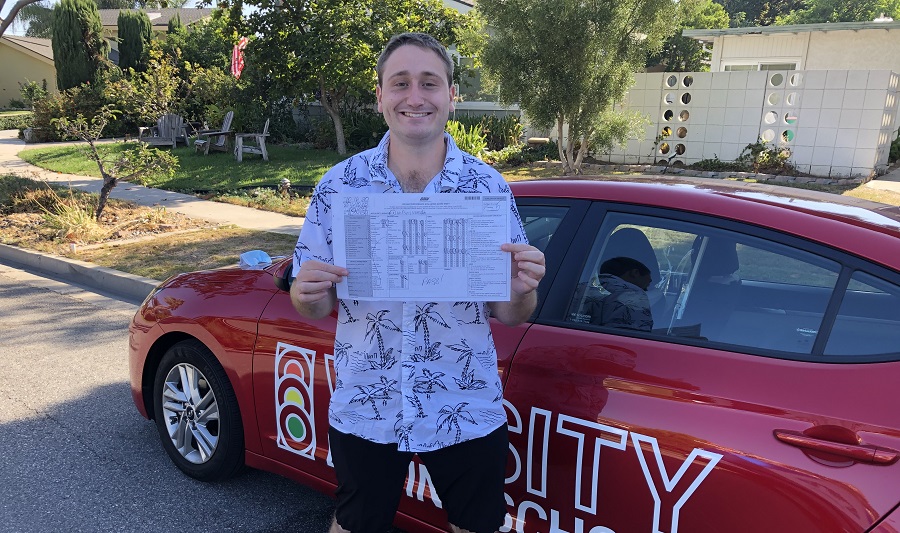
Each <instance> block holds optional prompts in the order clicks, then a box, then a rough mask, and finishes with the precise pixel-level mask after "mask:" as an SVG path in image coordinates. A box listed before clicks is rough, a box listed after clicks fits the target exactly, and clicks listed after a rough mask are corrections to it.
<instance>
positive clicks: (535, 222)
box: [518, 205, 569, 252]
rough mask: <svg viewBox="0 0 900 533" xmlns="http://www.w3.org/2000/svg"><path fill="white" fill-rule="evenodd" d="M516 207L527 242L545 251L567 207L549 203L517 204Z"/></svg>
mask: <svg viewBox="0 0 900 533" xmlns="http://www.w3.org/2000/svg"><path fill="white" fill-rule="evenodd" d="M518 209H519V217H521V219H522V226H523V227H524V228H525V235H526V236H527V237H528V243H529V244H531V245H532V246H534V247H535V248H537V249H539V250H540V251H542V252H546V251H547V245H548V244H550V239H552V238H553V235H554V234H555V233H556V230H557V228H559V224H560V222H562V219H563V217H565V216H566V213H567V212H568V210H569V208H568V207H561V206H549V205H519V206H518Z"/></svg>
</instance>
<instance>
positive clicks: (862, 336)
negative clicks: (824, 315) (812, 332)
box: [825, 271, 900, 355]
mask: <svg viewBox="0 0 900 533" xmlns="http://www.w3.org/2000/svg"><path fill="white" fill-rule="evenodd" d="M898 351H900V287H898V286H897V285H895V284H893V283H889V282H887V281H884V280H882V279H880V278H877V277H875V276H872V275H870V274H867V273H865V272H859V271H857V272H855V273H854V274H853V276H852V277H851V278H850V284H849V286H848V287H847V291H846V292H845V293H844V296H843V299H842V300H841V306H840V308H839V310H838V313H837V317H836V318H835V321H834V325H833V326H832V328H831V334H830V335H829V337H828V342H827V343H826V344H825V355H879V354H888V353H897V352H898Z"/></svg>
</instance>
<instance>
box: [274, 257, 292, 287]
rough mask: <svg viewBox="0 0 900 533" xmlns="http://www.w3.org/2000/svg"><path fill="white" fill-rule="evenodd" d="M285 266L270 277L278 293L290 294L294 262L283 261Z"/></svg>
mask: <svg viewBox="0 0 900 533" xmlns="http://www.w3.org/2000/svg"><path fill="white" fill-rule="evenodd" d="M285 263H286V265H285V267H284V268H283V269H281V272H279V271H277V270H276V271H275V273H274V274H273V275H272V277H273V278H274V280H275V287H277V288H278V290H280V291H284V292H291V283H293V282H294V260H293V259H290V260H288V261H285Z"/></svg>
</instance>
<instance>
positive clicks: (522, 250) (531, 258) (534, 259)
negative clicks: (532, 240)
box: [500, 243, 546, 296]
mask: <svg viewBox="0 0 900 533" xmlns="http://www.w3.org/2000/svg"><path fill="white" fill-rule="evenodd" d="M500 249H501V250H503V251H504V252H510V259H511V260H512V285H511V287H510V288H511V289H512V292H514V293H515V294H517V295H519V296H524V295H526V294H528V293H530V292H533V291H534V290H535V289H537V287H538V284H539V283H540V282H541V279H542V278H543V277H544V273H545V272H546V268H545V266H544V252H542V251H540V250H538V249H537V248H535V247H534V246H531V245H529V244H512V243H506V244H503V245H502V246H500Z"/></svg>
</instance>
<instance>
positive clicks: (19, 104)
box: [9, 98, 28, 109]
mask: <svg viewBox="0 0 900 533" xmlns="http://www.w3.org/2000/svg"><path fill="white" fill-rule="evenodd" d="M9 108H10V109H28V104H26V103H25V102H23V101H22V100H16V99H15V98H13V99H11V100H10V101H9Z"/></svg>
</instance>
